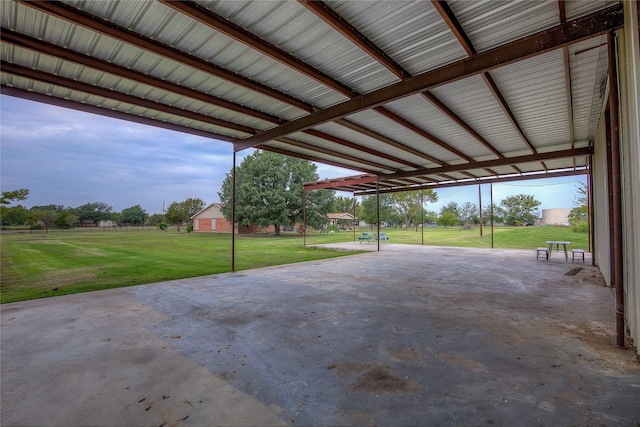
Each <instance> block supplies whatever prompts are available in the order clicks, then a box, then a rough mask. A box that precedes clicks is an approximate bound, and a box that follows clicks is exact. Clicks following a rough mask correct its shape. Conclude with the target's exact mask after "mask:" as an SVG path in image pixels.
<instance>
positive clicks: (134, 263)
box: [0, 227, 587, 303]
mask: <svg viewBox="0 0 640 427" xmlns="http://www.w3.org/2000/svg"><path fill="white" fill-rule="evenodd" d="M362 231H371V230H369V229H364V228H363V229H358V230H357V231H356V233H357V235H359V234H360V232H362ZM374 231H375V230H374ZM384 231H385V232H386V233H387V234H388V236H389V238H390V241H391V242H392V243H404V244H418V245H419V244H422V241H423V238H424V244H425V245H438V246H466V247H485V248H490V247H491V234H490V229H489V228H484V233H483V234H484V236H482V237H481V236H480V233H479V229H477V228H476V229H475V230H460V229H458V228H447V229H444V228H425V230H424V234H423V233H422V230H421V229H418V230H417V231H416V230H415V229H410V230H394V229H385V230H384ZM423 236H424V237H423ZM353 240H354V233H353V231H343V232H339V233H335V234H311V233H310V234H309V235H308V236H307V245H313V244H318V243H332V242H347V241H353ZM545 240H568V241H571V243H572V244H571V247H578V248H584V249H587V235H586V234H581V233H574V232H573V231H571V229H569V228H566V227H517V228H516V227H496V228H494V247H496V248H511V249H535V248H536V247H538V246H541V245H544V241H545ZM0 249H1V265H0V267H1V270H0V271H1V276H0V301H1V302H2V303H8V302H14V301H23V300H29V299H35V298H43V297H51V296H56V295H64V294H71V293H78V292H88V291H94V290H100V289H109V288H117V287H122V286H131V285H138V284H143V283H153V282H159V281H164V280H173V279H181V278H186V277H196V276H204V275H210V274H218V273H224V272H229V271H231V235H230V234H209V233H202V234H200V233H185V232H180V233H178V232H175V231H169V232H161V231H158V230H155V229H152V230H131V229H129V230H117V231H96V230H92V231H87V230H81V231H50V232H49V233H45V232H33V233H28V232H26V233H4V234H2V236H1V239H0ZM346 254H347V253H345V252H335V251H330V250H323V249H317V248H313V247H307V248H306V249H305V248H304V247H303V238H302V236H300V235H298V234H283V235H282V236H280V237H273V236H267V235H241V236H237V237H236V259H235V263H236V270H246V269H252V268H259V267H266V266H273V265H280V264H289V263H296V262H302V261H311V260H317V259H325V258H331V257H337V256H344V255H346Z"/></svg>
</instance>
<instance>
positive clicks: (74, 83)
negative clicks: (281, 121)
mask: <svg viewBox="0 0 640 427" xmlns="http://www.w3.org/2000/svg"><path fill="white" fill-rule="evenodd" d="M0 67H1V68H2V71H3V72H5V73H9V74H14V75H17V76H21V77H24V78H27V79H31V80H38V81H41V82H45V83H49V84H52V85H56V86H61V87H67V88H70V89H73V90H77V91H80V92H85V93H89V94H92V95H95V96H99V97H102V98H106V99H113V100H116V101H120V102H126V103H127V104H132V105H137V106H139V107H143V108H148V109H150V110H155V111H162V112H164V113H167V114H172V115H174V116H180V117H186V118H189V119H192V120H197V121H200V122H203V123H208V124H212V125H215V126H220V127H224V128H227V129H233V130H236V131H239V132H244V133H248V134H253V133H256V132H257V129H254V128H252V127H249V126H244V125H241V124H238V123H233V122H229V121H227V120H222V119H218V118H215V117H211V116H207V115H205V114H200V113H195V112H193V111H190V110H185V109H183V108H178V107H173V106H171V105H167V104H163V103H161V102H156V101H151V100H149V99H144V98H140V97H137V96H133V95H129V94H126V93H122V92H118V91H115V90H112V89H105V88H102V87H99V86H95V85H91V84H87V83H83V82H80V81H78V80H72V79H69V78H66V77H61V76H56V75H53V74H49V73H45V72H43V71H38V70H34V69H31V68H26V67H23V66H21V65H16V64H11V63H9V62H5V61H2V62H1V63H0Z"/></svg>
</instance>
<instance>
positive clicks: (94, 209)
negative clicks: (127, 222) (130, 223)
mask: <svg viewBox="0 0 640 427" xmlns="http://www.w3.org/2000/svg"><path fill="white" fill-rule="evenodd" d="M73 212H74V213H75V214H76V215H77V216H78V220H79V221H81V222H82V221H85V222H91V223H92V224H98V222H100V221H104V220H109V219H110V220H115V219H117V217H118V214H116V213H115V212H113V208H112V207H111V206H109V205H108V204H106V203H103V202H93V203H87V204H84V205H82V206H78V207H77V208H75V209H73Z"/></svg>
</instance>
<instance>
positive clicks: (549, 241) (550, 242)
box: [545, 240, 571, 262]
mask: <svg viewBox="0 0 640 427" xmlns="http://www.w3.org/2000/svg"><path fill="white" fill-rule="evenodd" d="M545 243H546V244H547V245H549V256H550V255H551V252H553V245H556V252H559V251H560V245H562V247H563V248H564V259H565V261H567V262H569V253H568V252H567V245H570V244H571V242H564V241H562V240H547V241H546V242H545Z"/></svg>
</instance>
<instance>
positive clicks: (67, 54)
mask: <svg viewBox="0 0 640 427" xmlns="http://www.w3.org/2000/svg"><path fill="white" fill-rule="evenodd" d="M1 32H2V42H4V43H8V44H11V45H14V46H18V47H20V48H23V49H28V50H31V51H34V52H38V53H42V54H45V55H49V56H53V57H57V58H60V59H63V60H66V61H70V62H74V63H76V64H80V65H83V66H85V67H89V68H93V69H95V70H98V71H102V72H105V73H109V74H113V75H115V76H120V77H123V78H126V79H130V80H134V81H137V82H140V83H143V84H146V85H149V86H152V87H158V88H160V89H164V90H167V91H170V92H174V93H178V94H180V95H184V96H186V97H189V98H193V99H197V100H199V101H203V102H206V103H208V104H211V105H216V106H218V107H222V108H226V109H228V110H231V111H235V112H238V113H242V114H246V115H247V116H250V117H255V118H257V119H261V120H265V121H268V122H271V123H276V124H280V123H284V122H285V121H286V120H284V119H282V118H280V117H276V116H273V115H271V114H268V113H265V112H263V111H259V110H255V109H252V108H249V107H246V106H244V105H240V104H236V103H234V102H231V101H227V100H225V99H223V98H218V97H216V96H213V95H209V94H206V93H203V92H200V91H197V90H194V89H191V88H189V87H186V86H182V85H178V84H175V83H172V82H170V81H167V80H163V79H159V78H157V77H153V76H151V75H149V74H145V73H141V72H139V71H135V70H132V69H130V68H126V67H122V66H120V65H116V64H114V63H112V62H107V61H104V60H102V59H98V58H94V57H91V56H88V55H85V54H82V53H78V52H76V51H73V50H70V49H67V48H64V47H61V46H57V45H54V44H51V43H48V42H45V41H43V40H38V39H35V38H33V37H29V36H26V35H24V34H20V33H16V32H15V31H13V30H10V29H8V28H5V27H2V30H1Z"/></svg>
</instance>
